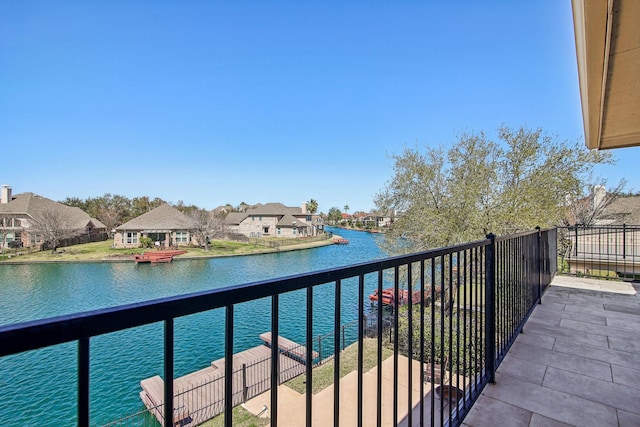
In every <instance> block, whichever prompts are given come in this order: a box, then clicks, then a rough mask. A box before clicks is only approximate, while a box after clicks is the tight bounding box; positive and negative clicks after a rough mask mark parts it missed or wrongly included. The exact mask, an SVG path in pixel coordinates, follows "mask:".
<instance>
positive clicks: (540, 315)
mask: <svg viewBox="0 0 640 427" xmlns="http://www.w3.org/2000/svg"><path fill="white" fill-rule="evenodd" d="M639 290H640V284H638V283H627V282H614V281H605V280H596V279H586V278H576V277H568V276H557V277H556V278H555V279H554V280H553V282H552V283H551V286H550V287H549V288H548V289H547V292H546V293H545V294H544V296H543V298H542V304H541V305H538V306H537V307H536V308H535V310H534V312H533V314H532V315H531V317H530V318H529V320H528V321H527V323H526V325H525V326H524V330H523V333H521V334H520V335H519V336H518V337H517V339H516V341H515V343H514V344H513V346H512V348H511V349H510V350H509V353H508V354H507V356H506V357H505V359H504V360H503V362H502V363H501V364H500V366H499V368H498V370H497V373H496V384H488V385H487V386H486V388H485V389H484V391H483V392H482V394H481V396H480V397H479V398H478V400H477V402H476V403H475V404H474V406H473V407H472V409H471V411H470V412H469V414H468V415H467V417H466V418H465V419H464V422H463V425H466V426H474V427H478V426H495V425H500V424H502V425H509V426H563V425H581V426H586V425H593V426H638V425H640V404H639V403H640V299H639V298H638V291H639Z"/></svg>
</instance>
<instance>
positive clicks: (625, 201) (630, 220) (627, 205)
mask: <svg viewBox="0 0 640 427" xmlns="http://www.w3.org/2000/svg"><path fill="white" fill-rule="evenodd" d="M596 219H597V220H598V221H604V222H606V223H607V224H612V225H622V224H633V225H637V224H640V196H620V197H616V198H615V199H613V201H611V204H609V206H607V207H606V208H604V210H603V211H602V213H601V214H600V215H598V218H596Z"/></svg>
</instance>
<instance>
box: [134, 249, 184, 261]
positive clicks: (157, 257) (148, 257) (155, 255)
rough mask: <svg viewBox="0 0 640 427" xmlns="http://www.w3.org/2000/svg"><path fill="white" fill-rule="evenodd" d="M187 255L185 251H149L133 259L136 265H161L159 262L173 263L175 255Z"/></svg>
mask: <svg viewBox="0 0 640 427" xmlns="http://www.w3.org/2000/svg"><path fill="white" fill-rule="evenodd" d="M185 253H187V251H182V250H167V251H151V252H143V253H142V254H141V255H136V256H135V257H134V258H133V259H134V261H135V262H136V263H138V264H143V263H154V264H155V263H161V262H171V261H173V257H174V256H176V255H182V254H185Z"/></svg>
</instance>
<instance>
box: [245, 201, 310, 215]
mask: <svg viewBox="0 0 640 427" xmlns="http://www.w3.org/2000/svg"><path fill="white" fill-rule="evenodd" d="M246 213H247V214H248V215H266V216H269V215H273V216H278V215H283V214H291V215H295V214H302V208H301V207H289V206H285V205H283V204H282V203H267V204H264V205H261V204H258V205H255V206H254V207H251V208H249V209H247V211H246Z"/></svg>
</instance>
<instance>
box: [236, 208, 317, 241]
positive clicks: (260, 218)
mask: <svg viewBox="0 0 640 427" xmlns="http://www.w3.org/2000/svg"><path fill="white" fill-rule="evenodd" d="M225 226H226V228H227V230H228V231H230V232H234V233H239V234H243V235H245V236H247V237H287V238H292V237H307V236H315V235H318V234H321V233H323V232H324V223H323V221H322V218H321V217H320V216H319V215H312V214H311V213H309V212H307V206H306V203H303V204H302V206H301V207H290V206H285V205H283V204H282V203H267V204H264V205H263V204H257V205H254V206H252V207H249V208H248V209H247V210H246V211H245V212H230V213H229V214H228V215H227V217H226V218H225Z"/></svg>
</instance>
